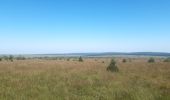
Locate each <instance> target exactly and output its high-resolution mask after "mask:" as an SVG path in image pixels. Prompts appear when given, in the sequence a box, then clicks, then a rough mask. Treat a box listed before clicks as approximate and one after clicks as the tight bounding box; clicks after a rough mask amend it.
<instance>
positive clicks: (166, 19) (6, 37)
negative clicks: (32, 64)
mask: <svg viewBox="0 0 170 100" xmlns="http://www.w3.org/2000/svg"><path fill="white" fill-rule="evenodd" d="M169 5H170V0H0V54H42V53H85V52H170V6H169Z"/></svg>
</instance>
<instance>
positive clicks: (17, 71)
mask: <svg viewBox="0 0 170 100" xmlns="http://www.w3.org/2000/svg"><path fill="white" fill-rule="evenodd" d="M116 61H117V66H118V67H119V70H120V71H119V72H118V73H111V72H108V71H106V67H107V66H108V65H109V63H110V59H109V58H98V59H95V58H94V59H92V58H87V59H84V61H83V62H78V61H73V60H72V59H70V60H69V61H67V60H38V59H30V60H14V62H7V61H1V62H0V100H170V63H169V62H162V61H161V60H160V59H157V60H156V62H155V63H147V59H144V58H136V59H131V61H127V62H126V63H123V62H122V60H121V59H120V58H117V59H116Z"/></svg>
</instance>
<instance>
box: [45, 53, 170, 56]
mask: <svg viewBox="0 0 170 100" xmlns="http://www.w3.org/2000/svg"><path fill="white" fill-rule="evenodd" d="M43 55H46V56H119V55H121V56H164V57H170V53H165V52H129V53H124V52H104V53H65V54H43Z"/></svg>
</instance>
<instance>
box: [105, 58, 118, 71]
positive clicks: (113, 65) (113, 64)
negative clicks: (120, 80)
mask: <svg viewBox="0 0 170 100" xmlns="http://www.w3.org/2000/svg"><path fill="white" fill-rule="evenodd" d="M107 71H111V72H118V71H119V69H118V67H117V66H116V62H115V60H114V59H112V60H111V62H110V65H109V66H108V67H107Z"/></svg>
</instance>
